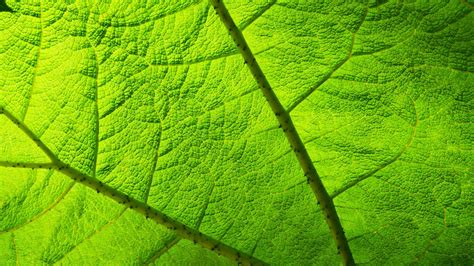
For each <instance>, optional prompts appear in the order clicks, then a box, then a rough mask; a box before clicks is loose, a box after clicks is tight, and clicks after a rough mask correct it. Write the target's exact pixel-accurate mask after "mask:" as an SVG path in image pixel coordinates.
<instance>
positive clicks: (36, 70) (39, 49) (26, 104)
mask: <svg viewBox="0 0 474 266" xmlns="http://www.w3.org/2000/svg"><path fill="white" fill-rule="evenodd" d="M39 12H40V14H39V21H40V27H41V29H40V35H39V43H38V52H37V53H36V60H35V62H34V65H33V80H32V81H31V86H30V91H29V93H28V97H26V100H27V101H26V103H25V108H26V109H25V113H24V114H23V116H22V118H21V120H24V119H25V117H26V114H27V113H28V109H29V105H30V101H31V97H32V93H33V87H34V85H35V83H36V78H37V76H38V65H39V61H40V56H41V46H42V44H43V30H44V29H43V6H42V4H41V0H40V1H39Z"/></svg>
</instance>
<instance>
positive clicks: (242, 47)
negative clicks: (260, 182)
mask: <svg viewBox="0 0 474 266" xmlns="http://www.w3.org/2000/svg"><path fill="white" fill-rule="evenodd" d="M210 2H211V4H212V5H213V6H214V9H215V11H216V13H217V15H218V16H219V17H220V19H221V20H222V22H223V23H224V25H225V26H226V28H227V30H228V31H229V33H230V35H231V36H232V39H233V40H234V42H235V44H236V45H237V48H238V49H239V51H240V53H241V55H242V57H243V58H244V63H245V64H247V66H248V67H249V69H250V72H251V73H252V75H253V77H254V79H255V80H256V81H257V83H258V85H259V87H260V89H261V91H262V93H263V95H264V96H265V98H266V100H267V102H268V104H269V105H270V107H271V109H272V111H273V112H274V113H275V116H276V118H277V119H278V122H279V123H280V127H281V128H282V129H283V132H284V133H285V136H286V138H287V139H288V142H289V143H290V146H291V148H292V149H293V151H294V152H295V154H296V157H297V158H298V161H299V164H300V166H301V168H302V169H303V171H304V173H305V176H306V177H307V180H308V184H309V185H310V187H311V189H312V190H313V192H314V194H315V196H316V199H317V200H318V204H320V205H321V209H322V211H323V213H324V218H325V220H326V222H327V224H328V225H329V229H330V231H331V233H332V236H333V238H334V240H335V241H336V245H337V249H338V251H339V253H340V254H341V256H342V258H343V261H344V264H345V265H355V262H354V259H353V257H352V253H351V250H350V248H349V243H348V241H347V238H346V236H345V234H344V230H343V228H342V225H341V221H340V220H339V216H338V215H337V212H336V208H335V206H334V203H333V201H332V198H331V197H330V196H329V194H328V193H327V191H326V188H325V187H324V186H323V183H322V181H321V178H320V177H319V174H318V173H317V171H316V168H315V167H314V165H313V163H312V160H311V158H310V156H309V154H308V152H307V150H306V147H305V146H304V144H303V142H302V140H301V138H300V136H299V135H298V132H297V131H296V128H295V126H294V124H293V121H292V120H291V117H290V115H289V112H288V111H287V110H285V108H284V107H283V105H282V104H281V103H280V101H279V100H278V98H277V96H276V94H275V92H274V91H273V89H272V87H271V85H270V83H269V82H268V80H267V78H266V77H265V75H264V73H263V71H262V69H261V68H260V66H259V64H258V63H257V60H256V59H255V56H254V54H253V53H252V51H251V50H250V47H249V46H248V44H247V42H246V40H245V38H244V36H243V34H242V31H241V30H240V29H239V28H237V26H236V25H235V23H234V21H233V19H232V17H231V16H230V14H229V11H228V10H227V8H226V7H225V5H224V3H223V1H221V0H210Z"/></svg>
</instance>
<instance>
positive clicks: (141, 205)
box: [0, 107, 265, 265]
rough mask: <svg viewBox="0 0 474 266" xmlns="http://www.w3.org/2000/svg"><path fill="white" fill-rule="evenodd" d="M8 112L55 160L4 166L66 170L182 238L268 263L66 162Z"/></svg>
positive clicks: (250, 260)
mask: <svg viewBox="0 0 474 266" xmlns="http://www.w3.org/2000/svg"><path fill="white" fill-rule="evenodd" d="M1 114H4V115H5V116H6V117H7V118H8V119H9V120H10V121H12V122H13V123H14V124H16V125H17V126H18V128H19V129H20V130H21V131H23V132H24V133H25V134H26V135H27V136H28V137H29V138H31V139H32V140H33V141H34V142H35V143H36V144H37V145H38V147H39V148H40V149H41V150H42V151H43V152H44V153H45V154H46V155H47V156H48V157H49V158H50V159H51V163H15V162H2V163H0V166H4V167H19V168H48V169H54V170H56V171H59V172H61V173H63V174H64V175H66V176H68V177H70V178H72V179H73V180H74V181H75V182H77V183H81V184H82V185H85V186H87V187H90V188H92V189H93V190H95V191H97V193H102V194H103V195H105V196H107V197H109V198H111V199H113V200H115V201H116V202H118V203H120V204H123V205H124V206H126V207H128V208H130V209H133V210H135V211H137V212H139V213H141V214H143V215H144V216H145V217H146V218H147V219H148V218H149V219H152V220H154V221H156V222H158V223H159V224H162V225H163V226H165V227H167V228H168V229H169V230H173V231H175V232H176V234H177V235H179V237H180V238H184V239H188V240H191V241H193V242H194V243H198V244H200V245H201V246H202V247H204V248H207V249H210V250H212V251H214V252H216V253H218V254H220V255H223V256H226V257H228V258H230V259H232V260H235V261H237V262H238V263H240V264H244V265H265V263H264V262H263V261H261V260H259V259H257V258H254V257H253V256H251V255H249V254H246V253H243V252H241V251H239V250H237V249H235V248H233V247H231V246H229V245H226V244H224V243H222V242H221V241H218V240H216V239H214V238H212V237H210V236H207V235H205V234H203V233H201V232H199V231H198V230H196V229H193V228H191V227H189V226H187V225H185V224H183V223H181V222H179V221H177V220H175V219H173V218H171V217H169V216H167V215H166V214H164V213H162V212H160V211H158V210H156V209H154V208H152V207H151V206H149V205H148V204H146V203H145V202H140V201H138V200H136V199H134V198H131V197H129V196H128V195H126V194H125V193H122V192H120V191H118V190H116V189H115V188H112V187H111V186H109V185H107V184H105V183H102V182H101V181H100V180H99V179H97V178H96V177H95V176H88V175H85V174H83V173H81V172H80V171H78V170H76V169H75V168H73V167H71V166H70V165H68V164H66V163H64V162H62V161H61V160H60V159H59V158H57V157H56V155H55V154H54V153H53V152H52V151H51V150H50V149H49V148H48V147H47V146H46V144H44V143H43V142H42V141H41V140H40V139H39V138H38V137H36V135H35V134H34V133H33V131H31V129H29V128H28V127H27V126H26V125H25V124H24V123H23V122H22V121H20V120H18V119H17V118H16V117H15V116H14V115H13V114H12V113H10V112H9V111H8V110H5V109H3V108H2V107H0V115H1Z"/></svg>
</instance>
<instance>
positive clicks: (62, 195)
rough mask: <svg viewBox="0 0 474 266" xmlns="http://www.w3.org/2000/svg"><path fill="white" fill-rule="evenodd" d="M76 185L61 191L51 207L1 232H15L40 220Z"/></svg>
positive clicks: (70, 185) (72, 184)
mask: <svg viewBox="0 0 474 266" xmlns="http://www.w3.org/2000/svg"><path fill="white" fill-rule="evenodd" d="M28 168H29V167H28ZM74 185H75V183H74V182H72V183H71V184H69V186H68V187H67V188H66V189H65V190H64V191H63V193H61V195H59V197H58V198H57V199H56V200H55V201H54V202H53V204H51V205H50V206H49V207H47V208H46V209H44V210H43V211H42V212H40V213H39V214H37V215H36V216H34V217H33V218H31V219H29V220H28V221H27V222H25V223H22V224H19V225H17V226H15V227H12V228H10V229H8V230H6V231H3V232H0V234H2V233H6V232H14V231H16V230H18V229H20V228H22V227H24V226H26V225H28V224H31V223H32V222H34V221H36V220H38V219H39V218H41V217H43V216H44V215H45V214H47V213H48V212H50V211H51V210H53V209H54V208H55V207H56V206H57V205H58V204H59V203H60V202H61V201H62V200H63V199H64V198H65V197H66V195H67V194H68V193H69V192H70V191H71V189H72V188H73V187H74Z"/></svg>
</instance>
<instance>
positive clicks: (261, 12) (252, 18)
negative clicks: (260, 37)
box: [239, 0, 277, 31]
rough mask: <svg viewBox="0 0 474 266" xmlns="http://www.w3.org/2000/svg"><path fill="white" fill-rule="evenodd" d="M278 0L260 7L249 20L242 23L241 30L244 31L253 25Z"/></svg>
mask: <svg viewBox="0 0 474 266" xmlns="http://www.w3.org/2000/svg"><path fill="white" fill-rule="evenodd" d="M276 2H277V0H272V1H271V2H270V3H268V4H267V5H266V6H265V7H263V8H262V9H260V10H259V11H258V12H257V13H256V14H255V15H254V16H253V17H251V18H250V19H249V20H247V21H245V23H242V24H241V25H240V26H239V28H240V30H241V31H244V30H245V29H246V28H247V27H248V26H250V25H252V23H254V22H255V21H256V20H257V19H258V18H260V17H261V16H262V15H263V14H264V13H265V12H267V11H268V10H269V9H270V8H271V7H272V6H273V5H275V4H276Z"/></svg>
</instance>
